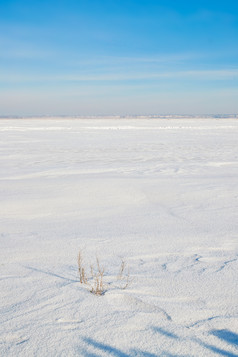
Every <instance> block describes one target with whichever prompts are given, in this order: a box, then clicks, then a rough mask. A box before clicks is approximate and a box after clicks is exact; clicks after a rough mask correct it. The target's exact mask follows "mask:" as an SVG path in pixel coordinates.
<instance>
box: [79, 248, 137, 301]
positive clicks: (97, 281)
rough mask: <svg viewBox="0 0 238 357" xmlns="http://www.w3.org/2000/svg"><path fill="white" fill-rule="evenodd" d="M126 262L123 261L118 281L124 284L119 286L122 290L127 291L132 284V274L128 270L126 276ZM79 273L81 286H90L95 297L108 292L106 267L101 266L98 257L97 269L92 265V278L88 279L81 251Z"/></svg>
mask: <svg viewBox="0 0 238 357" xmlns="http://www.w3.org/2000/svg"><path fill="white" fill-rule="evenodd" d="M125 269H126V262H125V261H124V260H123V259H122V260H121V265H120V269H119V272H118V275H117V280H119V281H120V282H122V285H121V286H119V288H120V289H126V288H127V287H128V286H129V285H130V283H131V281H132V280H131V279H130V272H129V269H127V274H125ZM78 272H79V280H80V283H81V284H87V285H89V286H90V290H89V291H90V292H91V293H92V294H94V295H98V296H100V295H103V294H104V293H105V292H106V284H105V282H104V272H105V269H104V267H102V266H101V264H100V262H99V259H98V257H96V269H94V267H93V265H90V273H91V277H90V278H87V274H86V269H85V267H84V265H83V258H82V253H81V251H79V254H78Z"/></svg>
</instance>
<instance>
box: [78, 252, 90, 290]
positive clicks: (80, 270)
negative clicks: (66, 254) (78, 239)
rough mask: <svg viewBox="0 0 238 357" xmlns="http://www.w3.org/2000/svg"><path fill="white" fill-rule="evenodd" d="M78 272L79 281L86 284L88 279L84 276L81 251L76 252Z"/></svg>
mask: <svg viewBox="0 0 238 357" xmlns="http://www.w3.org/2000/svg"><path fill="white" fill-rule="evenodd" d="M78 272H79V280H80V283H81V284H87V282H88V279H87V276H86V272H85V268H84V267H83V258H82V253H81V251H79V253H78Z"/></svg>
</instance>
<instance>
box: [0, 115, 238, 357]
mask: <svg viewBox="0 0 238 357" xmlns="http://www.w3.org/2000/svg"><path fill="white" fill-rule="evenodd" d="M0 138H1V140H0V153H1V155H0V198H1V205H0V227H1V230H0V241H1V250H0V264H1V277H0V296H1V315H0V355H1V356H4V357H5V356H14V357H15V356H20V357H21V356H22V357H23V356H24V357H25V356H67V357H70V356H85V357H91V356H95V357H98V356H117V357H121V356H123V357H124V356H126V357H128V356H146V357H155V356H180V357H182V356H228V357H234V356H238V306H237V305H238V304H237V302H238V299H237V296H238V278H237V276H238V274H237V271H238V245H237V238H238V179H237V177H238V140H237V138H238V121H237V118H226V119H224V118H219V119H215V118H210V119H209V118H208V119H205V118H200V119H199V118H186V119H183V118H176V119H173V118H171V117H169V118H167V119H165V118H164V119H162V118H156V119H153V120H151V118H150V119H148V118H140V120H139V119H133V118H131V119H123V120H121V119H119V118H118V119H103V118H101V119H90V120H88V119H66V118H64V119H63V118H59V119H47V120H46V119H34V120H33V119H1V120H0ZM79 249H80V250H81V252H82V255H83V259H84V264H85V266H86V267H87V269H88V270H90V265H91V264H95V257H96V256H98V258H99V260H100V262H101V264H102V265H103V267H104V268H105V277H104V281H105V287H106V292H105V294H104V295H103V296H95V295H93V294H91V293H90V292H89V290H90V288H89V287H88V286H87V285H82V284H80V282H79V277H78V267H77V254H78V251H79ZM121 259H124V260H125V261H126V263H127V267H128V268H129V272H128V274H129V276H130V284H129V286H128V287H127V288H126V289H122V288H121V287H122V285H121V284H120V282H117V283H115V281H117V276H118V272H119V267H120V264H121Z"/></svg>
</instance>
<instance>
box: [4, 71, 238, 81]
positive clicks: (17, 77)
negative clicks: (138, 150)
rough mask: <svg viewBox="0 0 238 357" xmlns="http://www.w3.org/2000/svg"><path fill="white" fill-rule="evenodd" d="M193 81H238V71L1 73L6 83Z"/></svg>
mask: <svg viewBox="0 0 238 357" xmlns="http://www.w3.org/2000/svg"><path fill="white" fill-rule="evenodd" d="M178 78H181V79H191V80H203V81H204V80H219V81H221V80H231V79H238V69H218V70H188V71H171V72H169V71H168V72H155V73H151V72H148V73H146V72H144V73H140V72H139V73H138V72H135V73H119V74H116V73H110V74H108V73H104V74H94V75H81V74H72V73H71V74H64V75H61V74H55V75H37V74H35V73H32V74H26V75H24V74H19V73H11V74H9V73H8V74H6V73H0V80H1V81H5V82H36V81H37V82H46V81H49V82H51V81H56V82H57V81H62V82H64V81H69V82H106V81H109V82H114V81H115V82H116V81H139V80H160V79H178Z"/></svg>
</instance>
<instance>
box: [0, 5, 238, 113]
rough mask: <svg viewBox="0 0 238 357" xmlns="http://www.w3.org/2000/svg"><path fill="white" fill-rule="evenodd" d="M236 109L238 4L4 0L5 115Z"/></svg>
mask: <svg viewBox="0 0 238 357" xmlns="http://www.w3.org/2000/svg"><path fill="white" fill-rule="evenodd" d="M237 112H238V1H236V0H232V1H231V0H226V1H224V0H223V1H219V0H217V1H209V0H207V1H203V0H200V1H197V2H194V1H185V0H174V1H172V0H167V1H165V0H164V1H160V0H157V1H156V0H154V1H153V0H133V1H132V0H47V1H46V0H34V1H32V0H15V1H10V0H9V1H7V0H1V1H0V115H47V114H48V115H58V114H65V115H67V114H68V115H96V114H98V115H110V114H119V115H125V114H172V113H178V114H202V113H204V114H205V113H214V114H216V113H237Z"/></svg>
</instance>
